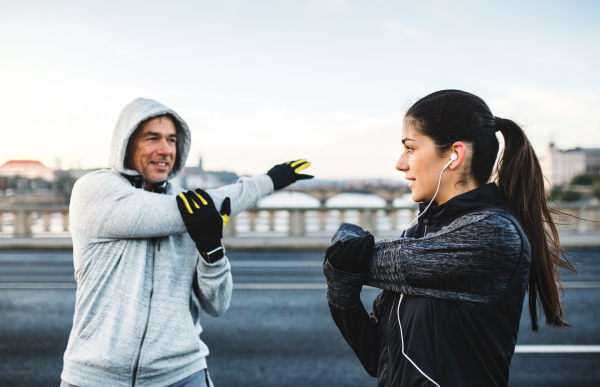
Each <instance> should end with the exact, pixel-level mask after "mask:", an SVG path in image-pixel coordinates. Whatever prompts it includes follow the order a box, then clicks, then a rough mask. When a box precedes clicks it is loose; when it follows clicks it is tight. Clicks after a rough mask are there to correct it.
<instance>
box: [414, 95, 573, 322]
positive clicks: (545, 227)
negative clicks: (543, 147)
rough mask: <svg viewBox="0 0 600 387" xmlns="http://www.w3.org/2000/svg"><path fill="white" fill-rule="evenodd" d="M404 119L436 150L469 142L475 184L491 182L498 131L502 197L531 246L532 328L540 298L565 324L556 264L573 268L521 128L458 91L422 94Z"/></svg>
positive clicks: (553, 316)
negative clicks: (501, 143)
mask: <svg viewBox="0 0 600 387" xmlns="http://www.w3.org/2000/svg"><path fill="white" fill-rule="evenodd" d="M406 122H407V123H408V124H414V125H415V129H417V130H418V131H419V132H421V133H423V134H424V135H426V136H428V137H430V138H431V139H432V140H433V142H434V143H435V144H436V148H437V151H438V153H439V154H440V155H443V154H445V153H446V152H447V151H448V150H449V149H450V147H451V146H452V145H453V144H454V143H455V142H457V141H463V142H465V143H467V144H469V145H470V147H471V151H472V159H471V162H470V165H469V166H468V169H469V170H470V173H469V176H467V177H468V178H472V179H474V180H475V182H476V184H477V185H478V186H481V185H483V184H486V183H488V182H489V181H490V178H491V176H492V171H493V169H494V164H495V162H496V156H497V154H498V149H499V143H498V139H497V138H496V135H495V132H496V131H498V130H499V131H500V132H501V133H502V136H503V137H504V142H505V144H504V151H503V153H502V156H501V158H500V161H499V162H498V168H497V177H496V178H497V185H498V188H499V190H500V199H501V200H502V202H503V203H504V205H506V207H508V209H509V210H510V212H511V213H512V214H513V216H514V217H515V218H516V219H517V220H518V221H519V223H520V225H521V227H522V228H523V231H524V232H525V235H526V236H527V239H528V240H529V244H530V245H531V252H532V262H531V271H530V275H529V284H528V291H529V314H530V316H531V327H532V329H533V330H534V331H537V330H538V322H537V319H538V313H537V305H538V302H539V303H540V304H541V306H542V310H543V311H544V314H545V316H546V323H547V324H548V325H550V326H553V327H566V326H568V325H567V324H566V323H565V322H564V320H563V309H562V305H561V303H560V297H559V291H562V284H561V282H560V275H559V273H558V267H559V266H560V267H562V268H565V269H567V270H571V271H575V268H574V267H573V266H572V265H571V263H570V262H569V261H568V260H566V259H564V258H562V257H561V255H562V253H563V250H562V249H561V247H560V240H559V237H558V232H557V230H556V225H555V223H554V220H553V218H552V214H560V213H559V212H558V211H556V210H552V209H550V208H549V207H548V205H547V204H546V195H545V192H544V176H543V174H542V169H541V166H540V163H539V160H538V158H537V156H536V154H535V151H534V150H533V147H532V146H531V143H530V142H529V140H528V139H527V137H526V136H525V133H524V132H523V130H522V129H521V128H520V127H519V126H518V125H517V124H516V123H514V122H513V121H511V120H507V119H499V118H497V117H494V115H492V113H491V111H490V109H489V107H488V106H487V104H486V103H485V102H484V101H483V100H482V99H481V98H479V97H477V96H475V95H473V94H470V93H466V92H464V91H460V90H442V91H437V92H435V93H432V94H430V95H428V96H426V97H424V98H421V99H420V100H419V101H417V102H416V103H415V104H414V105H413V106H411V107H410V108H409V109H408V111H407V112H406Z"/></svg>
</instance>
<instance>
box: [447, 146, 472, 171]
mask: <svg viewBox="0 0 600 387" xmlns="http://www.w3.org/2000/svg"><path fill="white" fill-rule="evenodd" d="M451 151H452V152H451V154H452V153H454V154H455V155H456V156H457V159H456V160H454V161H453V162H452V163H450V165H449V166H448V168H449V169H456V168H458V166H459V165H461V164H462V163H463V160H464V159H465V157H466V156H467V152H468V151H469V147H468V146H467V145H466V144H465V143H464V142H462V141H457V142H455V143H454V144H452V148H451Z"/></svg>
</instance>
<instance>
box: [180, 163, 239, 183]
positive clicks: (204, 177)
mask: <svg viewBox="0 0 600 387" xmlns="http://www.w3.org/2000/svg"><path fill="white" fill-rule="evenodd" d="M237 179H238V175H237V174H235V173H234V172H226V171H218V172H214V171H205V170H204V169H203V168H202V159H200V160H199V161H198V166H197V167H185V168H184V170H183V171H182V172H181V174H179V175H178V176H177V177H176V178H175V179H173V180H172V181H173V182H174V183H175V184H178V185H180V186H181V187H183V188H185V189H195V188H201V189H213V188H219V187H222V186H224V185H227V184H232V183H235V182H236V181H237Z"/></svg>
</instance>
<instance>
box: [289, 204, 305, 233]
mask: <svg viewBox="0 0 600 387" xmlns="http://www.w3.org/2000/svg"><path fill="white" fill-rule="evenodd" d="M305 214H306V212H305V211H304V210H303V209H294V210H292V211H290V235H291V236H302V235H304V234H306V225H305V221H304V215H305Z"/></svg>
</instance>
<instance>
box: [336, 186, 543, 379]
mask: <svg viewBox="0 0 600 387" xmlns="http://www.w3.org/2000/svg"><path fill="white" fill-rule="evenodd" d="M422 210H423V206H422V207H421V211H422ZM362 233H363V231H362V230H361V229H359V228H358V227H356V226H352V225H347V224H344V225H342V226H341V227H340V230H338V232H337V233H336V235H335V236H334V242H335V241H336V240H345V239H348V238H350V237H353V236H356V235H360V234H362ZM530 264H531V249H530V247H529V243H528V241H527V238H526V237H525V234H524V233H523V230H522V229H521V227H520V226H519V223H518V222H517V221H516V220H515V218H514V217H513V216H512V215H511V214H510V213H509V212H508V211H507V209H506V208H505V207H504V206H503V205H502V203H501V202H500V200H499V198H498V189H497V187H496V185H495V184H487V185H484V186H482V187H479V188H477V189H475V190H473V191H469V192H467V193H465V194H462V195H459V196H456V197H455V198H453V199H451V200H449V201H448V202H446V203H444V204H442V205H440V206H432V207H431V208H430V209H429V210H428V212H427V213H426V214H425V215H424V216H423V217H422V218H419V222H418V224H417V225H416V226H414V227H412V228H410V229H409V230H408V231H407V232H406V234H405V235H404V234H403V236H402V237H401V238H398V239H390V240H385V241H381V242H377V243H376V244H375V248H374V251H373V257H372V261H371V265H370V269H369V272H367V273H365V274H362V275H356V274H350V273H345V272H342V271H339V270H336V269H334V268H333V267H332V266H331V265H330V264H329V262H326V263H325V265H324V272H325V276H326V278H327V284H328V291H327V297H328V301H329V306H330V309H331V315H332V317H333V319H334V321H335V323H336V325H337V326H338V328H339V329H340V331H341V333H342V335H343V336H344V338H345V339H346V341H347V342H348V344H349V345H350V347H352V349H353V350H354V352H355V354H356V355H357V357H358V358H359V360H360V362H361V363H362V365H363V366H364V367H365V369H366V370H367V372H368V373H369V374H370V375H371V376H377V378H378V381H377V386H378V387H384V386H385V387H387V386H411V387H413V386H435V385H440V386H444V387H445V386H507V385H508V374H509V366H510V361H511V358H512V356H513V354H514V350H515V343H516V341H517V334H518V330H519V321H520V318H521V312H522V308H523V300H524V297H525V292H526V289H527V281H528V278H529V268H530ZM363 284H368V285H371V286H374V287H378V288H380V289H384V291H383V292H382V293H381V294H379V296H377V298H376V299H375V301H374V303H373V309H372V311H371V314H370V315H369V314H367V312H366V311H365V309H364V307H363V305H362V303H361V301H360V291H361V289H362V286H363ZM399 319H400V322H401V324H402V331H401V330H400V324H399ZM402 338H403V340H402ZM402 342H403V343H404V346H403V345H402ZM403 351H404V354H406V356H405V355H404V354H403ZM407 356H408V358H410V360H409V359H408V358H407ZM411 361H412V362H411Z"/></svg>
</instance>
